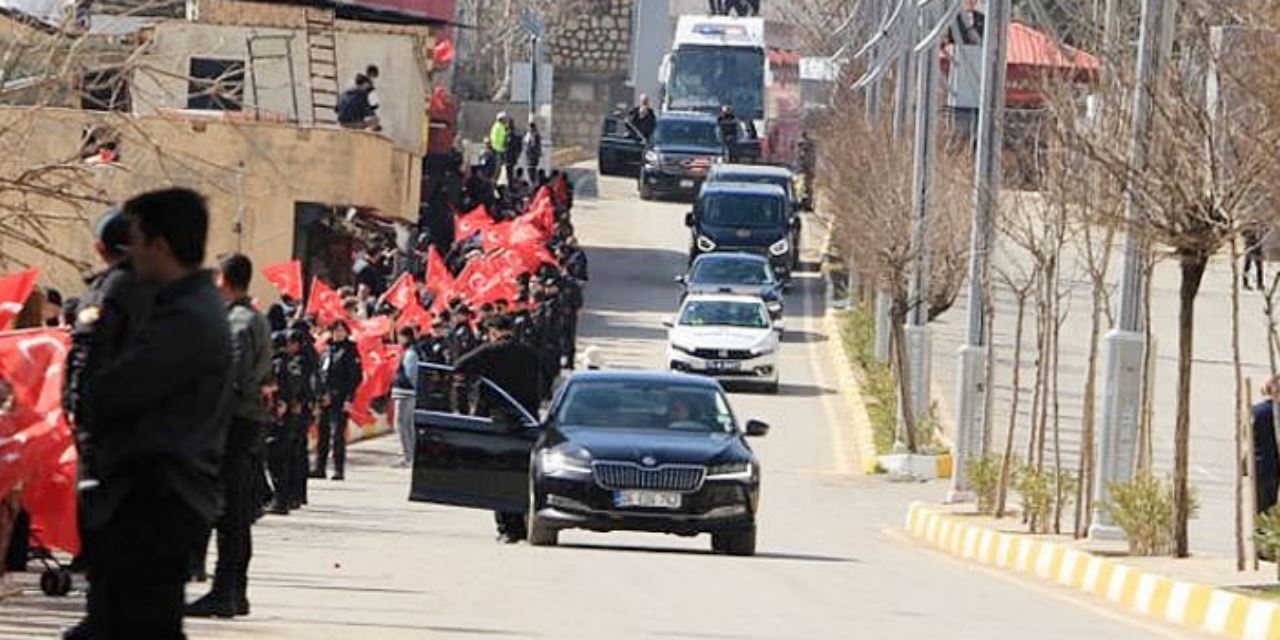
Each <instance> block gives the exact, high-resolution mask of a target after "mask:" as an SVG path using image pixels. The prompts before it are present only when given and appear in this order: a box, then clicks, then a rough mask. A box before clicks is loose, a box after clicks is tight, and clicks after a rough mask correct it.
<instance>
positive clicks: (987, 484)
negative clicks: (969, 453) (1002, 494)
mask: <svg viewBox="0 0 1280 640" xmlns="http://www.w3.org/2000/svg"><path fill="white" fill-rule="evenodd" d="M964 477H965V480H966V481H968V483H969V489H971V490H972V491H973V493H974V495H976V496H977V497H978V513H983V514H989V513H994V512H995V510H996V494H997V491H998V490H999V488H1000V456H997V455H993V454H986V455H983V456H973V457H971V458H968V459H967V460H965V463H964Z"/></svg>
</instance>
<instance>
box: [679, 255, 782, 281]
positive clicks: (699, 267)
mask: <svg viewBox="0 0 1280 640" xmlns="http://www.w3.org/2000/svg"><path fill="white" fill-rule="evenodd" d="M689 283H690V284H748V285H765V284H773V274H772V273H771V272H770V271H769V264H768V263H767V262H765V261H763V260H732V259H727V258H711V259H704V260H699V261H698V262H697V263H696V264H694V266H693V273H691V274H689Z"/></svg>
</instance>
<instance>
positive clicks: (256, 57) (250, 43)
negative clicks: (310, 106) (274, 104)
mask: <svg viewBox="0 0 1280 640" xmlns="http://www.w3.org/2000/svg"><path fill="white" fill-rule="evenodd" d="M268 43H283V44H284V53H275V52H268V51H263V46H264V45H266V44H268ZM255 44H256V45H257V46H256V47H255V46H254V45H255ZM245 45H246V46H247V47H248V49H249V87H250V88H251V89H252V90H253V119H254V120H261V119H262V97H261V95H260V94H259V92H258V80H259V78H260V75H259V72H260V71H261V69H259V67H258V65H259V64H261V63H262V62H264V61H267V60H282V61H284V64H285V66H286V68H287V69H288V71H289V94H290V97H291V98H292V99H293V112H292V113H290V114H289V122H294V123H297V122H301V121H302V114H301V113H300V112H299V109H298V83H297V81H296V80H295V79H294V76H293V36H274V35H273V36H264V35H255V36H249V38H248V39H247V41H246V42H245ZM277 48H278V47H277Z"/></svg>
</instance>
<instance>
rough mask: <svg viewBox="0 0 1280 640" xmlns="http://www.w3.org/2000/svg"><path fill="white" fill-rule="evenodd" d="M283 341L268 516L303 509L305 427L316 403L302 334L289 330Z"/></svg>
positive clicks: (271, 447)
mask: <svg viewBox="0 0 1280 640" xmlns="http://www.w3.org/2000/svg"><path fill="white" fill-rule="evenodd" d="M282 337H283V346H282V351H283V353H281V354H280V357H279V358H278V364H277V369H276V389H277V391H276V415H277V416H279V417H278V418H277V432H276V434H275V435H274V436H273V438H272V439H271V441H270V449H269V451H268V461H269V463H270V466H271V469H272V472H271V474H272V477H273V478H274V479H275V486H276V495H275V499H274V502H273V503H272V505H271V512H272V513H280V514H283V513H288V512H289V511H291V510H293V509H297V508H298V507H300V506H302V501H303V498H305V487H306V482H307V465H306V462H307V427H308V426H310V424H311V416H312V410H313V408H314V407H315V400H316V397H315V383H314V380H313V377H312V375H311V373H310V372H309V370H308V364H307V355H306V353H305V352H304V350H305V348H306V344H305V343H306V338H305V337H304V333H303V332H302V331H300V330H298V329H292V330H289V331H286V332H284V333H283V336H282ZM299 451H301V455H299Z"/></svg>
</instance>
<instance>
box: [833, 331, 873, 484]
mask: <svg viewBox="0 0 1280 640" xmlns="http://www.w3.org/2000/svg"><path fill="white" fill-rule="evenodd" d="M822 321H823V330H824V331H826V333H827V335H828V336H830V342H833V343H835V347H834V348H832V349H828V351H829V352H830V353H831V359H832V362H833V364H834V366H835V370H836V386H837V387H838V389H837V391H838V392H839V394H840V397H842V398H844V403H845V406H846V407H847V408H848V410H849V416H850V417H851V418H852V420H851V422H852V423H853V424H852V425H851V426H852V428H853V442H854V446H855V447H856V448H857V450H858V465H859V466H860V467H861V468H862V473H864V474H867V475H871V474H874V473H877V472H878V471H879V461H878V460H877V459H876V445H875V440H874V438H873V437H872V435H871V433H872V429H871V416H869V415H868V414H867V405H866V403H865V402H863V400H862V385H861V384H859V383H858V379H857V378H855V377H854V375H853V361H852V360H850V359H849V354H847V353H845V350H844V338H843V337H842V335H841V333H840V327H839V326H838V325H837V323H836V315H835V313H834V312H832V311H827V314H826V316H824V317H823V319H822Z"/></svg>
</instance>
